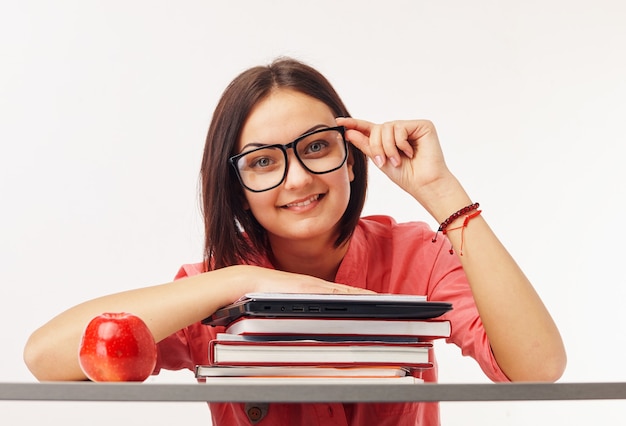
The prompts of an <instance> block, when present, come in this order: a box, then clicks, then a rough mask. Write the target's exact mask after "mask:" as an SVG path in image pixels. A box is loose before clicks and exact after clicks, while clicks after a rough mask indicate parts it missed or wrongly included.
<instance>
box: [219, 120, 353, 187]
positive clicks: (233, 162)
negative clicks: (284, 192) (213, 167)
mask: <svg viewBox="0 0 626 426" xmlns="http://www.w3.org/2000/svg"><path fill="white" fill-rule="evenodd" d="M329 130H334V131H338V132H339V133H340V134H341V139H343V145H344V151H345V154H344V157H343V161H342V162H341V164H339V165H338V166H337V167H334V168H332V169H330V170H326V171H324V172H316V171H314V170H311V169H309V168H308V167H307V166H306V164H304V161H302V159H301V158H300V156H299V155H298V151H297V150H296V149H295V148H296V144H297V143H298V142H300V141H301V140H303V139H305V138H308V137H309V136H311V135H314V134H316V133H322V132H327V131H329ZM267 148H279V149H280V150H281V151H282V153H283V156H284V157H285V170H284V171H283V176H282V177H281V179H280V181H279V182H278V183H277V184H276V185H274V186H271V187H269V188H266V189H252V188H250V187H249V186H247V185H246V184H245V183H244V181H243V178H242V177H241V173H240V171H239V167H237V161H239V159H240V158H241V157H243V156H245V155H248V154H250V153H252V152H256V151H259V150H262V149H267ZM289 148H291V149H293V153H294V155H295V156H296V158H297V159H298V162H299V163H300V165H302V167H304V169H305V170H306V171H307V172H309V173H313V174H314V175H324V174H326V173H330V172H334V171H335V170H339V169H340V168H341V167H343V165H344V164H345V163H346V160H347V159H348V141H347V140H346V128H345V127H344V126H336V127H323V128H321V129H315V130H313V131H310V132H308V133H305V134H303V135H301V136H298V137H297V138H296V139H294V140H293V141H291V142H289V143H286V144H284V145H283V144H279V143H277V144H272V145H263V146H259V147H257V148H254V149H251V150H249V151H245V152H242V153H240V154H237V155H233V156H232V157H230V158H229V159H228V162H229V163H230V165H231V166H233V168H234V169H235V174H236V175H237V179H239V183H241V185H242V186H243V187H244V188H246V189H247V190H248V191H250V192H265V191H269V190H270V189H274V188H276V187H278V186H280V185H281V184H282V183H283V182H284V181H285V177H287V170H289V156H288V155H287V150H288V149H289Z"/></svg>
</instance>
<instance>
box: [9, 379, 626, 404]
mask: <svg viewBox="0 0 626 426" xmlns="http://www.w3.org/2000/svg"><path fill="white" fill-rule="evenodd" d="M615 399H626V382H614V383H611V382H608V383H489V384H416V385H380V386H373V385H230V384H229V385H206V384H201V383H199V384H149V383H89V382H49V383H0V401H2V400H4V401H143V402H151V401H152V402H156V401H160V402H198V401H203V402H204V401H210V402H399V401H548V400H552V401H556V400H615Z"/></svg>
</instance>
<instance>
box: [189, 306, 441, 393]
mask: <svg viewBox="0 0 626 426" xmlns="http://www.w3.org/2000/svg"><path fill="white" fill-rule="evenodd" d="M381 300H382V299H381ZM393 300H396V298H395V296H394V298H393ZM350 302H351V301H350ZM422 302H423V300H422ZM422 305H423V303H422ZM316 306H317V305H316ZM423 306H426V305H423ZM304 307H305V308H306V309H305V310H304V312H301V314H298V315H295V313H290V314H289V315H285V316H274V315H269V316H264V315H259V314H251V313H250V312H248V313H243V314H242V315H235V316H234V317H233V318H231V319H230V320H229V322H226V323H225V329H224V332H222V333H218V334H217V335H216V338H215V339H214V340H212V341H210V342H209V365H199V366H197V367H196V377H198V378H201V379H206V380H207V381H208V382H210V383H218V382H226V383H238V382H244V383H254V382H257V381H258V382H263V383H268V382H272V383H293V382H294V380H295V379H297V382H298V383H309V382H310V383H317V382H323V383H335V382H337V383H378V384H381V383H393V384H398V383H420V382H421V381H422V380H421V372H422V371H423V370H424V369H429V368H432V363H431V361H430V351H431V350H432V345H433V340H434V339H439V338H446V337H449V336H450V331H451V330H450V323H449V321H447V320H442V319H437V318H436V316H438V314H440V312H439V311H437V312H435V313H432V312H431V313H429V314H428V315H426V318H424V317H423V315H421V316H419V315H418V316H417V318H394V317H393V315H389V314H387V315H382V317H377V312H376V308H374V310H373V311H372V312H371V316H369V317H368V316H365V315H366V314H365V313H364V314H363V316H360V317H356V318H355V317H352V316H349V317H343V316H342V315H341V312H339V313H337V312H335V311H333V313H332V314H331V313H329V314H326V315H323V312H318V311H317V310H315V311H314V312H310V313H308V308H307V307H308V305H304ZM448 308H450V309H451V307H446V309H444V311H445V310H447V309H448ZM399 311H401V309H400V310H399ZM298 312H299V311H298ZM352 315H354V314H352ZM433 315H434V316H435V317H433ZM217 316H218V317H220V314H218V315H217ZM220 318H221V317H220ZM221 322H222V324H224V321H223V319H222V320H221ZM207 323H209V324H210V320H209V321H207Z"/></svg>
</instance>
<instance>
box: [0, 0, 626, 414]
mask: <svg viewBox="0 0 626 426" xmlns="http://www.w3.org/2000/svg"><path fill="white" fill-rule="evenodd" d="M625 13H626V6H624V5H623V3H622V2H621V1H619V0H614V1H610V0H596V1H593V2H591V1H576V0H569V1H566V0H541V1H539V0H529V1H526V2H517V3H511V2H507V3H505V2H497V1H488V0H477V1H473V2H468V1H462V0H456V1H446V2H444V1H440V2H432V1H409V0H406V1H399V0H388V1H385V2H373V1H366V0H358V1H357V0H351V1H344V2H333V1H328V0H317V1H310V2H290V1H284V0H281V1H272V2H260V1H232V2H226V1H223V2H215V1H180V2H166V1H147V0H142V1H102V2H97V1H57V2H47V1H36V0H21V1H6V0H5V1H3V2H2V3H0V58H1V66H0V147H1V151H0V194H1V203H2V204H1V205H2V208H1V209H0V229H1V233H0V238H1V241H2V245H1V247H0V271H1V274H2V280H3V284H2V286H0V330H1V331H2V350H1V351H0V381H4V382H12V381H27V382H30V381H34V379H33V378H32V377H31V375H30V374H29V372H28V371H27V369H26V367H25V366H24V365H23V362H22V359H21V352H22V348H23V345H24V342H25V340H26V338H27V337H28V335H29V334H30V332H31V331H33V330H34V329H35V328H36V327H38V326H39V325H41V324H42V323H43V322H45V321H46V320H48V319H49V318H51V317H52V316H53V315H55V314H57V313H58V312H60V311H62V310H64V309H66V308H67V307H69V306H71V305H74V304H76V303H79V302H81V301H83V300H85V299H88V298H92V297H96V296H99V295H101V294H104V293H110V292H115V291H121V290H125V289H128V288H132V287H139V286H144V285H150V284H155V283H160V282H166V281H169V280H170V279H171V278H172V277H173V275H174V274H175V272H176V270H177V269H178V267H179V265H180V264H182V263H185V262H192V261H198V260H200V259H201V245H202V232H201V229H202V226H201V219H200V216H199V210H198V204H197V198H196V193H197V174H198V166H199V162H200V155H201V151H202V147H203V142H204V136H205V132H206V128H207V125H208V122H209V120H210V115H211V112H212V109H213V107H214V106H215V103H216V102H217V99H218V96H219V95H220V93H221V91H222V90H223V89H224V87H225V85H226V84H227V83H228V82H229V81H230V79H232V78H233V77H234V76H235V75H236V74H237V73H239V72H240V71H241V70H243V69H244V68H247V67H249V66H252V65H256V64H259V63H266V62H268V61H270V60H271V59H272V58H274V57H275V56H277V55H283V54H286V55H292V56H295V57H297V58H299V59H302V60H305V61H306V62H309V63H311V64H312V65H314V66H316V67H317V68H318V69H320V70H321V71H322V72H324V73H325V74H326V75H327V76H328V77H329V78H330V80H331V81H332V82H333V84H334V85H335V87H336V88H337V90H338V91H339V93H340V94H341V95H342V96H343V98H344V100H345V101H346V103H347V105H348V108H349V109H350V111H351V113H352V114H353V115H354V116H357V117H362V118H365V119H368V120H373V121H383V120H390V119H397V118H429V119H432V120H433V121H434V122H435V124H436V125H437V126H438V131H439V135H440V138H441V140H442V144H443V146H444V150H445V152H446V155H447V160H448V162H449V165H450V167H451V168H452V169H453V171H454V172H455V173H456V174H457V176H458V177H459V178H460V179H461V181H462V182H463V183H464V184H465V186H466V187H467V189H468V191H469V192H470V194H471V195H472V197H473V198H474V199H475V200H476V201H479V202H481V206H482V208H483V214H484V216H485V217H486V218H487V219H488V221H489V222H490V224H491V225H492V227H493V228H494V229H495V230H496V232H497V233H498V235H499V236H500V237H501V239H502V240H503V242H504V243H505V244H506V245H507V247H508V248H509V249H510V251H511V252H512V253H513V255H514V256H515V257H516V259H517V260H518V261H519V263H520V264H521V266H522V267H523V268H524V270H525V271H526V272H527V274H528V276H529V277H530V278H531V279H532V281H533V282H534V283H535V285H536V288H537V290H538V291H539V293H540V294H541V296H542V297H543V299H544V301H545V303H546V304H547V305H548V306H549V308H550V310H551V312H552V313H553V315H554V317H555V319H556V321H557V322H558V324H559V325H560V328H561V331H562V333H563V336H564V339H565V341H566V345H567V348H568V352H569V365H568V369H567V371H566V373H565V375H564V377H563V379H562V381H563V382H580V381H584V382H586V381H626V368H625V367H624V365H623V353H624V349H625V347H626V334H625V333H624V331H623V330H624V326H625V325H626V324H625V320H624V319H623V316H622V305H623V301H624V299H626V278H624V274H623V268H622V266H623V261H624V258H623V253H624V250H625V248H626V228H625V227H624V226H623V222H624V213H625V209H624V208H625V207H626V203H625V201H624V190H623V187H622V186H623V182H624V181H625V180H626V168H625V167H624V165H623V162H624V161H623V160H624V158H625V155H624V152H623V149H622V147H621V145H622V144H623V143H624V141H625V139H626V138H625V136H626V130H625V128H624V124H623V123H624V118H625V117H626V101H625V100H624V99H626V82H625V80H626V79H625V77H624V76H626V50H625V46H626V26H625V25H624V17H625ZM371 170H372V181H371V191H370V194H369V199H368V204H367V206H366V213H382V214H391V215H393V216H395V217H396V218H397V219H398V220H413V219H423V220H426V221H428V222H429V223H430V224H432V225H433V226H434V225H435V223H434V221H433V219H432V218H430V217H428V216H426V215H425V213H424V211H423V210H422V209H421V208H420V207H419V206H417V205H416V204H415V203H414V202H412V200H410V199H409V198H408V197H407V196H405V195H404V194H403V193H401V192H400V191H399V190H396V189H395V188H393V187H392V185H391V184H390V183H389V182H387V181H386V180H385V179H384V178H382V177H381V175H380V174H378V173H377V172H376V171H375V170H374V168H371ZM438 353H439V357H440V364H441V366H440V368H441V379H442V382H486V379H485V378H484V377H483V375H482V373H481V372H480V371H479V370H478V368H477V367H476V365H475V363H474V362H473V361H472V360H469V359H465V358H462V357H461V355H460V353H459V351H458V350H457V349H456V348H453V347H445V346H442V347H438ZM520 356H524V355H523V354H520ZM150 380H151V381H155V382H164V381H167V382H172V381H174V382H192V381H193V378H192V377H191V374H190V373H184V372H178V373H174V374H165V375H163V376H161V377H157V378H155V379H150ZM625 406H626V404H624V403H623V401H612V402H594V401H586V402H537V403H523V402H514V403H495V402H494V403H444V404H442V417H443V419H444V424H446V425H466V424H484V425H502V424H507V425H526V424H531V423H533V424H541V425H544V424H545V425H548V424H554V423H556V422H559V423H562V424H568V425H587V424H589V423H590V422H592V421H597V422H598V423H602V424H614V425H617V424H621V423H622V422H623V418H624V415H626V407H625ZM0 413H1V414H0V419H2V424H24V425H31V424H32V425H35V424H37V423H38V422H40V421H46V422H50V421H51V422H55V421H56V420H58V421H59V422H60V421H64V422H65V424H83V423H84V420H85V419H86V418H89V423H90V424H93V425H105V424H109V423H110V422H111V421H118V422H120V424H128V423H130V422H131V421H132V419H135V420H134V421H137V420H141V423H142V424H144V423H145V424H148V423H150V424H153V425H161V424H162V425H169V424H171V423H172V420H173V419H176V421H177V423H187V424H189V425H196V424H197V425H206V424H209V414H208V411H207V408H206V406H205V405H204V404H201V403H200V404H147V403H138V404H129V403H123V404H122V403H94V404H90V403H89V404H88V403H27V402H19V403H17V402H3V403H0ZM94 413H95V414H94ZM5 420H6V421H5Z"/></svg>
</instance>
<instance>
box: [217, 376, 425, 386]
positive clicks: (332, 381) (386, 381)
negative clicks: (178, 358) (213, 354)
mask: <svg viewBox="0 0 626 426" xmlns="http://www.w3.org/2000/svg"><path fill="white" fill-rule="evenodd" d="M205 382H206V383H207V384H210V385H247V386H250V385H254V386H256V385H296V384H297V385H351V384H354V385H376V386H379V385H414V384H419V383H424V380H422V379H420V378H418V377H413V376H404V377H207V378H206V379H205Z"/></svg>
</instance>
